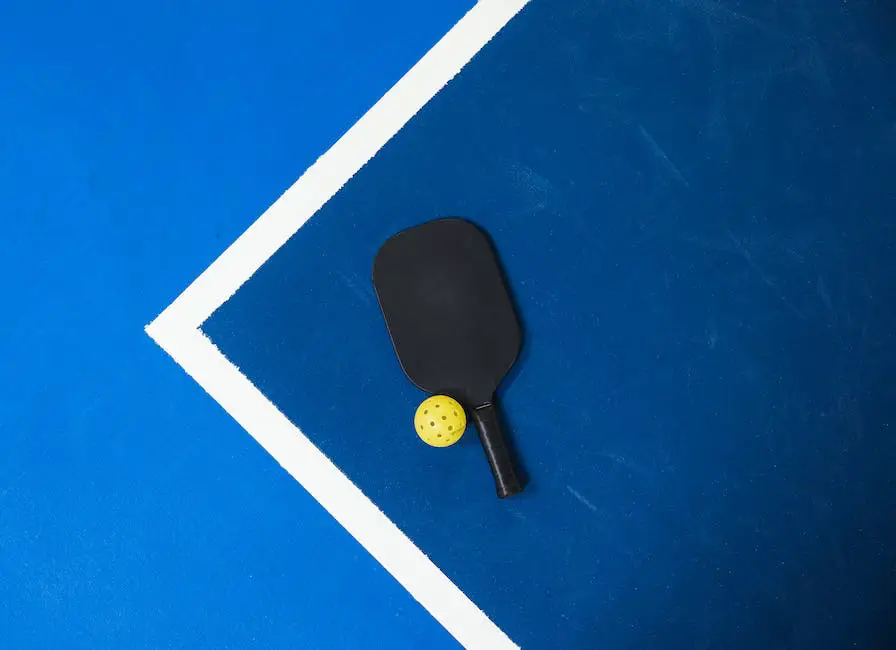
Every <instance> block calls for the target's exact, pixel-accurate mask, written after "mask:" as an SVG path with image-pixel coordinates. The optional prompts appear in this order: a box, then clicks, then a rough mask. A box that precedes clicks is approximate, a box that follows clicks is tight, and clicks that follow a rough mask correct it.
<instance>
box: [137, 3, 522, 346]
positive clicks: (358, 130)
mask: <svg viewBox="0 0 896 650" xmlns="http://www.w3.org/2000/svg"><path fill="white" fill-rule="evenodd" d="M527 1H528V0H483V1H482V2H478V3H477V4H476V5H475V6H474V7H473V8H472V9H471V10H470V11H469V13H467V15H466V16H464V18H463V19H462V20H461V21H460V22H458V24H457V25H455V26H454V28H452V29H451V31H449V32H448V33H447V34H445V36H444V37H443V38H442V39H441V40H440V41H439V42H438V43H437V44H436V45H435V46H434V47H433V48H432V50H430V51H429V53H427V55H426V56H425V57H423V58H422V59H421V60H420V61H418V62H417V63H416V64H415V65H414V67H413V68H411V69H410V70H409V71H408V72H407V74H405V75H404V76H403V77H402V78H401V79H400V80H399V81H398V83H396V84H395V85H394V86H393V87H392V88H390V89H389V91H388V92H387V93H386V94H385V95H383V97H382V98H381V99H380V100H379V101H377V103H376V104H375V105H374V106H373V107H371V109H370V110H369V111H367V113H365V114H364V116H363V117H362V118H361V119H360V120H358V121H357V122H356V123H355V124H354V125H353V126H352V127H351V128H350V129H349V130H348V131H347V132H346V133H345V135H343V136H342V137H341V138H339V140H338V141H337V142H336V143H335V144H334V145H333V146H332V147H331V148H330V149H329V150H328V151H327V152H326V153H325V154H323V155H322V156H321V157H320V158H319V159H318V160H317V161H316V162H315V163H314V164H313V165H312V166H311V167H309V168H308V170H307V171H306V172H305V173H304V174H302V176H301V178H299V180H297V181H296V182H295V183H294V184H293V185H292V186H291V187H290V188H289V189H288V190H287V191H286V192H285V193H284V194H283V196H281V197H280V198H279V199H278V200H277V201H276V202H275V203H274V204H273V205H272V206H271V207H270V208H269V209H268V210H267V211H266V212H265V213H264V214H263V215H262V216H261V217H259V218H258V220H257V221H255V222H254V223H253V224H252V225H251V226H250V227H249V228H248V229H247V230H246V232H244V233H243V234H242V235H240V237H239V239H237V240H236V241H235V242H234V243H233V244H231V245H230V246H229V247H228V248H227V250H226V251H224V253H222V254H221V256H220V257H219V258H218V259H216V260H215V262H214V263H213V264H212V265H211V266H209V268H208V269H206V270H205V271H203V273H202V275H200V276H199V277H198V278H196V280H195V281H194V282H193V283H192V284H190V286H189V287H187V289H186V290H185V291H184V292H183V293H182V294H181V295H180V296H178V297H177V299H176V300H175V301H174V302H173V303H172V304H171V305H169V306H168V308H167V309H166V310H165V311H164V312H163V313H162V314H160V315H159V317H158V318H157V319H156V320H155V321H154V322H153V323H152V325H151V327H153V328H155V329H156V330H157V331H162V330H164V329H171V328H177V329H178V330H180V331H183V330H187V329H193V328H198V327H199V326H200V325H202V323H204V322H205V320H206V319H207V318H208V317H209V316H211V314H212V312H214V311H215V309H217V308H218V307H220V306H221V305H222V304H223V303H224V301H225V300H227V299H228V298H229V297H230V296H232V295H233V293H234V292H235V291H236V290H237V289H238V288H239V287H240V286H241V285H242V284H243V283H244V282H245V281H246V280H248V279H249V277H250V276H251V275H252V274H253V273H254V272H255V271H257V270H258V268H259V267H260V266H261V265H262V264H264V263H265V261H267V260H268V259H269V258H270V257H271V255H273V254H274V253H275V252H276V251H277V250H278V249H279V248H280V247H281V246H282V245H283V244H284V243H286V241H287V240H288V239H289V238H290V237H291V236H292V235H293V234H294V233H295V232H296V231H297V230H298V229H299V228H301V227H302V225H303V224H304V223H305V222H306V221H307V220H308V219H309V218H311V216H312V215H313V214H314V213H315V212H317V211H318V210H319V209H320V208H321V206H323V205H324V204H325V203H326V202H327V201H328V200H329V199H330V198H331V197H332V196H333V195H334V194H335V193H336V192H338V191H339V189H340V188H341V187H342V186H343V185H344V184H345V183H346V182H347V181H348V180H349V179H350V178H351V177H352V176H354V175H355V173H356V172H357V171H358V170H359V169H360V168H361V167H362V166H363V165H364V164H365V163H366V162H367V161H368V160H370V158H372V157H373V156H374V155H375V154H376V152H377V151H379V150H380V148H381V147H382V146H383V145H384V144H386V142H388V141H389V139H390V138H392V137H393V136H394V135H395V134H396V133H397V132H398V130H399V129H401V127H402V126H404V125H405V123H406V122H407V121H408V120H409V119H410V118H411V117H413V116H414V115H415V114H416V113H417V111H419V110H420V109H421V108H422V107H423V106H424V105H425V104H426V102H428V101H429V100H430V99H431V98H432V97H433V95H435V94H436V93H437V92H439V90H441V89H442V87H443V86H444V85H445V84H446V83H448V82H449V81H450V80H451V79H452V78H453V77H454V76H455V75H456V74H457V73H458V72H459V71H460V69H461V68H462V67H463V66H464V65H466V64H467V63H468V62H469V60H470V59H471V58H472V57H473V56H474V55H475V54H476V53H477V52H478V51H479V50H480V49H481V48H482V46H483V45H484V44H485V43H487V42H488V41H489V39H491V37H492V36H493V35H494V34H495V33H496V32H497V31H498V30H500V29H501V28H502V27H503V26H504V25H505V24H506V23H507V21H508V20H509V19H510V18H512V17H513V16H514V15H515V14H516V13H517V12H518V11H519V10H520V9H521V8H522V7H523V6H524V5H525V4H526V2H527Z"/></svg>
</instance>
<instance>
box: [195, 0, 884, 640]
mask: <svg viewBox="0 0 896 650" xmlns="http://www.w3.org/2000/svg"><path fill="white" fill-rule="evenodd" d="M893 19H894V17H893V11H892V9H890V8H889V7H887V6H886V5H885V4H884V3H868V4H863V5H843V4H842V3H840V2H834V1H832V0H828V1H824V2H816V3H804V4H800V3H791V4H787V5H782V4H781V3H773V2H771V1H768V2H758V3H752V4H750V5H749V7H746V6H742V5H736V4H733V3H681V2H660V3H615V4H606V3H601V4H594V3H585V2H550V1H548V0H535V1H534V2H533V3H532V4H530V5H529V6H528V7H527V8H526V9H525V10H524V11H523V12H522V13H521V14H520V15H519V16H518V17H517V18H516V19H515V20H514V21H512V22H511V23H510V24H509V25H508V26H507V27H506V28H505V29H504V30H503V31H502V32H501V33H500V34H499V35H498V36H497V37H496V38H495V39H494V40H493V41H492V42H491V43H490V44H489V45H488V46H487V47H486V48H484V49H483V51H482V52H481V53H480V55H479V56H478V57H477V58H476V59H475V60H474V61H473V62H472V63H471V64H470V65H469V66H467V67H466V68H465V69H464V71H463V72H462V73H461V74H460V75H459V76H458V77H457V78H456V79H455V80H454V81H453V82H452V84H450V85H449V86H448V87H446V89H445V90H444V91H443V92H442V93H440V94H439V95H438V96H437V97H436V98H435V99H434V100H433V101H432V102H430V103H429V104H428V105H427V106H426V107H424V109H423V110H422V111H421V112H420V113H419V114H418V115H417V116H416V117H415V118H414V119H413V120H412V121H411V122H409V123H408V125H407V126H406V127H405V128H404V129H403V130H402V131H401V132H400V133H399V134H398V135H397V136H396V137H395V138H394V139H393V140H392V141H390V143H389V144H388V145H387V146H386V147H384V148H383V149H382V151H380V153H379V154H378V155H377V156H376V157H375V158H374V159H373V160H372V161H371V162H370V163H368V165H367V166H365V168H364V169H362V170H361V171H360V172H359V173H358V174H357V175H356V176H355V177H354V178H353V179H352V180H351V181H350V182H349V183H348V184H347V185H346V186H345V187H344V188H343V189H342V191H340V192H339V193H338V194H337V195H336V196H335V197H333V199H332V200H331V201H330V202H328V203H327V205H325V206H324V207H323V208H322V209H321V211H320V212H319V213H318V214H317V215H315V217H314V218H312V219H311V220H310V221H309V222H308V223H307V224H306V225H305V226H304V227H303V228H302V229H301V230H300V231H299V232H298V233H297V234H296V236H295V237H293V238H292V239H291V240H290V241H289V242H288V243H287V244H286V245H285V246H284V247H283V248H282V249H281V250H280V251H278V253H277V254H276V255H274V257H272V258H271V259H270V260H269V261H268V262H267V263H266V264H265V265H264V266H263V267H262V268H261V269H260V270H259V271H258V273H256V275H255V276H254V277H253V278H252V279H251V280H250V281H249V282H247V283H246V284H245V285H244V286H243V287H242V288H241V289H240V291H238V292H237V293H236V295H234V296H233V298H231V299H230V301H228V302H227V303H226V304H225V305H224V306H223V307H222V308H221V309H220V310H219V311H218V312H217V313H216V314H215V315H214V316H213V317H212V318H211V319H210V320H209V322H208V323H206V324H205V325H204V326H203V330H204V331H205V332H206V333H207V334H208V335H209V336H210V337H211V339H212V340H213V341H214V342H215V343H216V344H217V345H218V346H219V347H220V348H221V350H222V351H223V352H224V353H225V354H226V355H227V356H228V358H230V359H231V360H233V362H234V363H236V364H237V365H238V366H239V367H240V368H241V370H242V371H243V372H245V373H246V375H247V377H248V378H249V379H250V380H252V382H253V383H254V384H255V385H256V386H257V387H258V388H259V389H260V390H261V391H262V392H263V393H264V394H265V395H266V396H267V397H268V398H270V399H271V400H272V401H273V403H274V404H276V405H277V407H278V408H279V409H280V410H281V411H282V412H283V413H284V414H285V415H286V416H287V417H289V418H290V420H292V421H293V422H295V423H296V424H297V425H298V426H300V427H301V428H302V430H303V431H304V432H305V433H306V435H308V436H309V437H310V438H311V440H312V441H313V442H314V443H315V445H317V446H318V447H319V448H320V449H321V451H322V452H324V453H325V454H326V455H327V456H328V457H329V458H331V459H332V460H333V462H335V463H336V465H338V466H339V468H340V469H342V471H344V472H345V473H346V474H347V475H348V477H349V478H351V479H352V480H353V481H354V482H355V483H356V484H357V485H358V486H359V487H360V488H361V489H362V490H363V491H364V492H365V494H367V495H368V496H370V497H371V498H372V499H373V500H374V501H375V502H376V503H377V505H379V506H380V507H382V508H383V510H384V512H385V513H386V515H387V516H389V518H390V519H392V521H394V522H395V523H396V524H397V525H398V526H399V527H400V528H401V529H402V530H403V531H404V532H405V533H407V534H408V535H409V536H410V537H411V539H412V540H413V541H414V542H415V543H416V544H417V545H418V546H419V547H420V548H421V549H422V550H423V551H424V552H426V553H427V554H428V555H429V556H430V557H431V558H432V559H433V561H434V562H435V563H436V564H437V565H438V566H439V567H440V568H442V569H443V570H444V571H445V573H446V574H447V575H448V577H449V578H451V579H452V580H453V581H454V582H455V583H456V584H457V585H458V586H460V587H461V588H462V589H463V590H464V591H465V592H466V593H467V594H468V595H469V596H470V597H471V598H472V599H473V601H474V602H476V603H477V604H479V605H480V606H481V607H483V608H484V610H485V611H486V613H487V614H488V615H489V616H490V617H491V618H492V619H493V620H494V621H495V622H496V623H498V624H499V625H500V626H501V627H502V628H503V629H505V630H506V631H507V632H508V634H509V635H510V636H511V638H513V639H514V640H515V641H517V642H519V643H520V644H521V645H522V647H524V648H552V649H553V648H592V647H606V648H644V647H658V646H662V647H665V648H687V649H692V648H695V647H697V648H700V647H703V648H723V647H724V648H741V647H743V648H757V647H769V648H770V647H775V648H794V649H796V648H799V649H809V648H812V649H816V648H841V647H852V646H856V647H889V646H892V645H893V642H894V630H893V627H892V623H891V616H890V614H891V612H890V611H889V607H890V604H891V603H892V602H894V599H896V576H894V566H896V550H894V549H896V521H894V518H893V516H892V513H893V512H894V509H896V486H894V483H893V480H892V468H893V467H894V465H896V438H894V436H893V426H894V418H896V414H894V409H896V406H894V402H893V388H894V387H893V379H892V377H893V374H892V369H893V367H896V340H894V334H893V328H892V325H891V324H892V316H893V305H894V304H896V266H894V261H893V260H894V259H896V258H894V253H896V226H894V222H893V218H892V215H893V214H894V213H896V197H894V192H893V189H892V179H893V178H894V177H896V138H894V130H893V128H894V127H893V125H894V124H896V78H894V75H896V72H894V71H896V52H894V47H896V44H894V41H893V40H892V38H891V35H892V30H893V28H894V22H893ZM446 214H449V215H452V214H453V215H462V216H466V217H469V218H471V219H474V220H476V221H477V222H479V223H481V224H482V225H483V226H485V227H486V228H487V229H488V230H489V232H490V233H491V234H492V236H493V237H494V239H495V241H496V244H497V248H498V250H499V251H500V252H501V255H502V260H503V262H504V266H505V268H506V271H507V275H508V279H509V282H510V286H511V288H512V290H513V292H514V294H515V297H516V300H517V302H518V305H519V307H520V312H521V316H522V320H523V323H524V326H525V332H526V340H525V342H524V351H523V354H522V356H521V358H520V360H519V362H518V364H517V367H516V369H515V372H514V375H513V376H512V378H511V381H510V383H509V385H508V386H507V388H506V391H505V392H504V395H503V398H504V404H505V407H506V416H507V418H508V421H509V424H510V427H509V428H510V429H511V430H512V431H513V434H514V438H515V440H516V442H517V445H518V449H519V451H520V455H521V457H522V459H523V464H524V466H525V468H526V470H527V472H528V474H529V477H530V484H529V486H528V488H527V490H526V491H525V492H524V493H523V494H522V495H520V496H519V497H516V498H514V499H512V500H509V501H506V502H499V501H497V500H496V499H495V498H494V495H493V491H492V485H491V479H490V477H489V476H488V472H487V471H486V467H485V461H484V459H483V457H482V452H481V449H479V446H478V444H477V443H476V441H475V440H474V439H472V438H469V437H467V438H465V439H464V440H462V441H461V442H460V443H459V444H458V445H455V446H453V447H452V448H450V449H447V450H431V449H427V448H425V447H424V446H423V445H420V444H419V442H418V441H417V440H416V438H415V437H414V436H413V435H412V433H411V432H410V431H409V430H408V427H407V421H408V417H409V415H410V414H411V413H413V410H414V408H415V407H416V405H417V404H418V403H419V400H420V398H421V395H420V393H419V392H418V391H416V390H415V389H414V388H413V387H412V386H411V385H410V384H409V383H408V382H407V380H406V379H405V377H404V376H403V375H402V372H401V369H400V368H399V367H398V364H397V363H396V361H395V359H394V354H393V351H392V349H391V346H390V343H389V339H388V334H387V333H386V331H385V328H384V326H383V324H382V320H381V317H380V315H379V313H378V310H377V307H376V303H375V300H374V299H373V294H372V288H371V286H370V264H371V262H372V260H373V256H374V254H375V252H376V250H377V248H378V247H379V245H380V244H381V243H382V242H383V241H384V240H385V239H386V238H387V237H388V236H389V235H391V234H392V233H394V232H396V231H397V230H400V229H401V228H404V227H406V226H408V225H411V224H413V223H419V222H422V221H425V220H427V219H430V218H433V217H436V216H441V215H446ZM359 411H363V413H364V423H365V427H364V430H363V431H359V430H358V429H357V427H356V426H355V425H354V422H355V414H356V413H357V412H359ZM371 424H372V425H373V426H371Z"/></svg>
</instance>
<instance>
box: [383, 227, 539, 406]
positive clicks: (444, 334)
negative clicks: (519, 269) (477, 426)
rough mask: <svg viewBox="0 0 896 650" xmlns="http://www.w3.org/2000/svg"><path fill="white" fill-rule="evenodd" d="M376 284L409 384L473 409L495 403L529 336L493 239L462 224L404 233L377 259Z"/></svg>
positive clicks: (412, 229)
mask: <svg viewBox="0 0 896 650" xmlns="http://www.w3.org/2000/svg"><path fill="white" fill-rule="evenodd" d="M373 284H374V287H375V289H376V293H377V297H378V299H379V302H380V307H381V308H382V310H383V315H384V316H385V319H386V326H387V327H388V329H389V334H390V336H391V337H392V343H393V344H394V346H395V352H396V354H397V355H398V360H399V362H400V363H401V366H402V368H403V369H404V372H405V374H406V375H407V376H408V378H409V379H410V380H411V381H412V382H413V383H415V384H416V385H417V386H418V387H420V388H422V389H423V390H425V391H427V392H430V393H437V394H446V395H451V396H453V397H455V398H457V399H458V400H460V401H461V402H462V403H463V404H464V405H466V406H467V407H470V408H475V407H477V406H480V405H483V404H487V403H489V402H490V401H491V400H492V397H493V395H494V392H495V389H496V388H497V387H498V384H499V383H500V382H501V380H502V379H503V378H504V375H505V374H507V371H508V370H510V367H511V366H512V365H513V362H514V361H515V360H516V356H517V354H518V353H519V349H520V343H521V334H520V326H519V323H518V321H517V318H516V314H515V313H514V310H513V304H512V303H511V301H510V297H509V296H508V294H507V288H506V287H505V286H504V281H503V279H502V276H501V271H500V269H499V267H498V262H497V260H496V259H495V254H494V252H493V251H492V247H491V244H490V243H489V240H488V238H487V237H486V236H485V234H484V233H483V232H482V231H481V230H479V229H478V228H477V227H476V226H474V225H473V224H471V223H469V222H467V221H462V220H460V219H439V220H437V221H430V222H428V223H425V224H422V225H420V226H416V227H414V228H410V229H408V230H404V231H402V232H400V233H398V234H397V235H395V236H393V237H392V238H391V239H389V240H388V241H387V242H386V243H385V244H383V246H382V248H380V250H379V252H378V253H377V256H376V260H375V261H374V265H373Z"/></svg>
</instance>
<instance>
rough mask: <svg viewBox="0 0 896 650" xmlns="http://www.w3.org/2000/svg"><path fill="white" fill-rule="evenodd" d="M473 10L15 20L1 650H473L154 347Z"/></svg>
mask: <svg viewBox="0 0 896 650" xmlns="http://www.w3.org/2000/svg"><path fill="white" fill-rule="evenodd" d="M471 5H472V2H471V1H470V0H447V1H445V2H438V3H428V4H425V5H424V4H421V3H419V2H417V1H416V0H384V1H383V2H377V3H364V2H354V1H351V2H348V1H344V0H303V1H302V2H293V1H292V0H283V1H281V0H273V1H271V2H264V3H261V4H250V3H246V2H232V1H230V0H222V1H218V2H214V3H211V2H206V1H204V0H183V1H178V2H166V1H164V0H163V1H162V2H157V3H122V2H117V1H116V2H111V1H109V2H104V1H102V0H91V1H90V2H86V3H84V2H81V3H72V2H67V1H66V2H55V1H46V0H36V1H30V0H28V1H20V0H3V1H2V2H0V225H2V234H0V296H2V300H0V648H3V650H43V649H47V648H60V649H65V650H80V649H85V650H87V649H90V650H94V649H97V648H124V649H130V648H239V649H244V648H296V647H300V648H303V649H305V648H307V649H309V650H321V649H324V650H326V649H329V648H366V647H370V642H371V639H374V640H376V641H377V642H378V643H380V644H382V647H387V648H396V649H401V650H417V649H419V648H433V649H435V650H450V649H456V648H458V644H457V642H456V641H455V640H454V639H453V638H452V637H451V636H450V635H449V634H448V633H447V632H445V630H444V628H443V627H442V626H441V625H439V624H438V622H436V621H435V620H434V619H433V618H432V617H431V616H430V615H429V614H428V613H427V612H426V611H425V610H424V609H423V608H422V607H421V606H420V605H419V604H418V603H416V602H415V601H414V599H413V598H412V597H411V596H410V595H408V593H407V592H406V591H405V590H404V589H403V588H402V587H401V586H400V585H399V584H398V583H396V582H395V580H394V578H392V576H390V575H389V574H388V573H387V572H386V571H385V570H384V569H383V568H382V567H381V566H380V565H379V563H377V562H376V561H375V560H374V559H373V558H372V557H371V556H370V554H369V553H368V552H367V551H365V550H364V549H363V548H362V547H361V546H360V545H359V544H358V543H357V542H356V541H355V540H354V539H352V537H351V536H350V535H348V534H347V533H346V532H345V530H344V529H343V528H342V527H341V526H340V525H339V524H338V523H336V522H335V521H334V520H333V518H332V517H331V516H330V515H329V514H328V513H327V512H326V511H325V510H324V509H323V508H321V507H320V505H319V504H318V503H317V502H316V501H315V500H314V499H313V498H312V497H310V496H309V495H308V494H307V493H306V492H305V490H303V489H302V488H301V487H300V486H299V485H297V484H296V482H295V481H294V480H293V479H292V478H291V477H290V476H289V475H288V474H287V473H286V472H284V471H283V469H282V468H281V467H280V466H279V465H278V464H277V462H276V461H275V460H274V459H273V458H271V456H270V455H269V454H268V453H267V452H265V451H264V450H263V449H262V448H261V447H260V446H259V445H258V444H257V443H256V442H255V441H254V440H253V439H252V438H251V437H250V436H248V435H246V433H245V431H244V430H243V429H242V428H241V427H240V426H239V425H238V424H237V423H235V422H234V421H233V419H232V418H230V417H229V416H228V415H227V414H226V413H225V412H224V411H223V410H222V409H221V408H220V407H219V406H218V405H217V404H216V403H214V401H213V400H211V399H208V397H207V396H205V395H204V394H203V393H202V390H201V389H200V388H199V387H198V386H196V384H195V382H193V381H192V380H190V378H189V377H188V376H187V375H185V374H184V373H183V372H182V371H181V369H180V368H179V367H178V366H177V365H176V364H174V363H173V362H172V361H171V359H170V358H169V357H168V356H167V355H166V354H165V353H164V352H163V351H162V350H160V349H159V348H158V347H157V346H156V345H155V343H153V341H152V340H151V339H149V338H148V337H147V336H146V335H145V333H144V332H143V327H144V325H145V324H146V323H147V322H148V321H149V320H150V319H152V318H153V317H154V316H155V315H156V314H158V312H159V310H160V308H161V307H162V306H164V305H166V304H167V303H168V302H169V301H170V300H171V299H172V297H173V296H175V295H177V293H178V292H179V291H181V290H182V289H183V287H184V286H185V285H186V284H187V282H188V281H189V280H190V279H191V278H194V277H196V275H197V274H199V273H200V272H201V271H202V269H204V268H206V267H207V266H208V265H209V263H210V262H211V261H212V260H213V259H214V258H215V256H216V255H218V254H219V253H220V252H221V251H222V250H223V249H224V248H226V246H227V244H229V243H230V242H232V241H233V240H234V239H235V238H236V237H237V236H238V235H239V233H240V232H242V231H243V230H245V228H246V227H247V226H248V225H249V224H251V222H252V221H254V220H255V219H256V218H257V216H258V214H259V213H260V212H261V210H262V209H263V208H264V207H265V206H267V205H269V204H270V202H271V200H272V198H274V197H276V196H278V195H279V194H280V193H281V192H282V191H283V189H284V188H286V187H288V186H289V184H290V183H292V182H294V181H295V179H296V177H297V176H298V175H299V174H300V173H301V171H302V170H303V169H306V168H307V167H308V166H309V165H310V164H312V163H313V162H314V159H315V158H316V157H317V156H318V155H319V154H320V152H322V151H325V150H326V149H327V148H328V147H329V146H330V145H331V144H332V143H333V142H335V141H336V140H337V139H338V138H339V136H340V135H341V134H343V133H344V132H345V130H346V129H347V128H349V127H350V126H351V124H352V123H354V122H355V121H356V120H357V119H358V118H359V117H360V116H361V115H363V113H364V111H366V110H367V109H368V108H369V107H370V106H371V105H372V104H373V103H374V102H376V100H377V99H378V98H379V97H381V96H382V95H383V93H384V92H386V91H387V90H388V89H389V88H390V87H391V86H392V85H394V83H395V81H396V80H397V79H399V78H400V77H401V75H402V74H404V73H405V72H406V71H407V70H408V68H410V67H411V66H412V65H413V64H414V63H415V62H416V61H417V60H418V59H419V58H420V57H421V56H423V54H425V52H426V51H427V50H428V49H429V48H430V47H432V45H433V44H434V43H435V42H436V41H437V40H438V39H439V38H440V37H441V36H442V35H444V33H445V32H446V31H447V30H448V29H449V28H450V27H451V25H453V24H454V23H455V22H457V20H458V19H459V18H461V17H462V16H463V15H464V13H465V12H466V11H467V10H468V9H469V7H470V6H471Z"/></svg>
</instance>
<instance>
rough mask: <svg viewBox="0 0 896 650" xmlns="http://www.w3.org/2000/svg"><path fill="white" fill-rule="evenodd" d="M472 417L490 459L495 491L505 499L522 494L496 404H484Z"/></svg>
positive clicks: (473, 412) (486, 455)
mask: <svg viewBox="0 0 896 650" xmlns="http://www.w3.org/2000/svg"><path fill="white" fill-rule="evenodd" d="M471 415H472V417H473V422H475V423H476V429H477V430H478V431H479V440H480V442H482V448H483V449H485V457H486V458H488V464H489V465H490V466H491V468H492V474H493V475H494V477H495V489H496V490H497V491H498V497H500V498H501V499H504V498H506V497H509V496H511V495H513V494H517V493H518V492H522V491H523V488H522V486H521V485H520V481H519V479H518V478H517V476H516V470H515V469H514V468H513V459H512V458H511V456H510V450H509V449H508V448H507V442H506V440H505V439H504V432H503V430H502V429H501V422H500V420H499V419H498V409H497V408H495V405H494V404H491V403H489V404H483V405H482V406H478V407H476V408H474V409H473V410H472V413H471Z"/></svg>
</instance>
